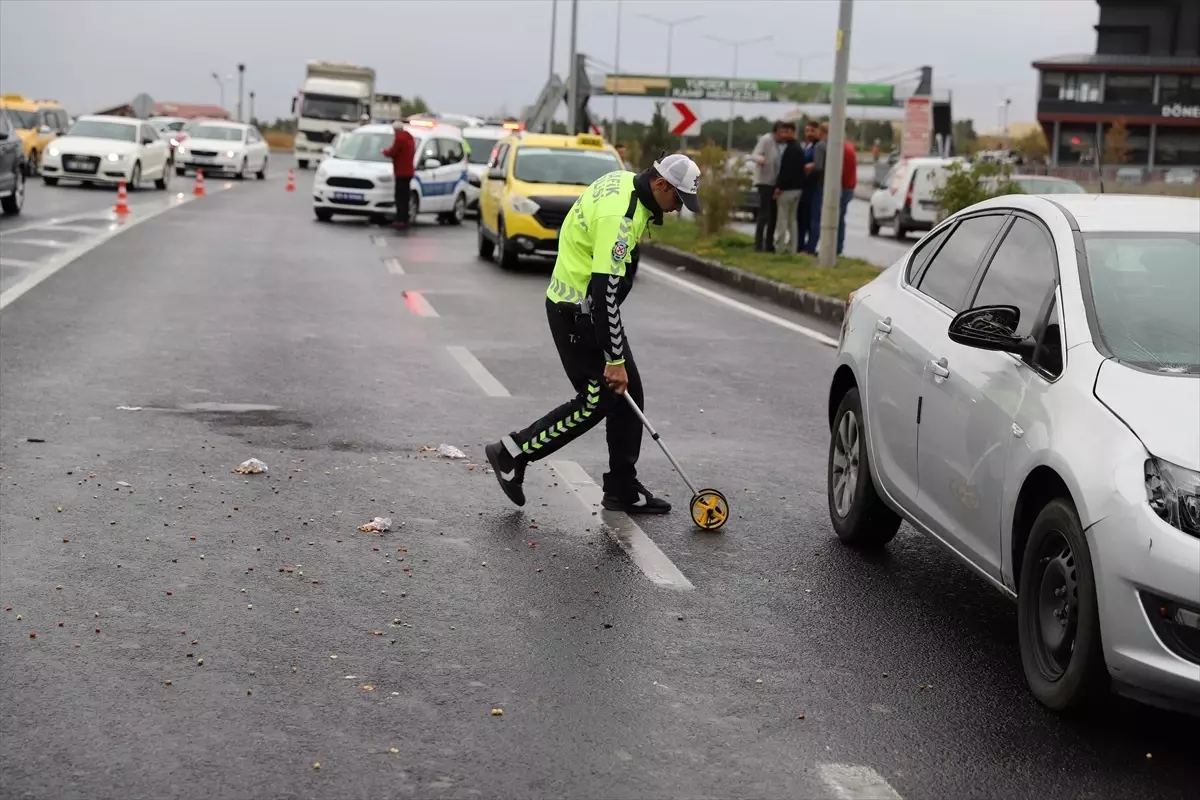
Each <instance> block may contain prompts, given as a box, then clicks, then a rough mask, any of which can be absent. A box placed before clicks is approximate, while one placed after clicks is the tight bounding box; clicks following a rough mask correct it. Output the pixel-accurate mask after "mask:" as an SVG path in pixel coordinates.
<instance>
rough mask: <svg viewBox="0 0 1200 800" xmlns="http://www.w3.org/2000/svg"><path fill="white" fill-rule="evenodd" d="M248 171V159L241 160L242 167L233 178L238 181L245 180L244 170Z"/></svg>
mask: <svg viewBox="0 0 1200 800" xmlns="http://www.w3.org/2000/svg"><path fill="white" fill-rule="evenodd" d="M248 169H250V159H248V158H243V159H242V166H241V167H240V168H238V171H237V174H236V175H234V176H233V177H235V178H237V179H238V180H239V181H244V180H246V170H248Z"/></svg>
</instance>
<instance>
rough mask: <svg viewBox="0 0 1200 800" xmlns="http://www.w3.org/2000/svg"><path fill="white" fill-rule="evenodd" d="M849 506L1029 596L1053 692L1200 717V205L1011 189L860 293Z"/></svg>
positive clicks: (1041, 673)
mask: <svg viewBox="0 0 1200 800" xmlns="http://www.w3.org/2000/svg"><path fill="white" fill-rule="evenodd" d="M837 352H838V354H837V367H836V370H835V372H834V375H833V379H832V382H831V386H830V392H829V408H828V413H829V422H830V426H831V431H832V436H831V441H830V448H829V465H828V498H829V512H830V517H831V519H832V523H833V528H834V530H835V531H836V532H837V535H838V536H839V537H840V538H841V539H842V541H843V542H845V543H846V544H849V545H852V546H855V547H863V548H872V547H882V546H883V545H885V544H886V543H887V542H888V541H890V540H891V538H892V537H893V536H894V535H895V534H896V529H897V527H898V526H899V524H900V522H901V520H906V521H908V522H909V523H910V524H911V525H912V526H913V527H914V528H915V529H916V530H917V531H919V532H921V533H923V534H925V535H926V536H929V537H930V538H932V539H934V540H935V541H937V542H938V543H940V544H941V545H943V546H945V548H946V549H948V550H949V551H950V553H951V554H953V555H954V556H955V557H957V558H958V559H959V560H961V561H962V562H963V563H964V564H966V565H967V566H968V567H969V568H970V569H972V570H974V571H975V572H976V573H978V574H979V575H980V576H981V577H982V578H983V579H984V580H985V581H986V582H987V583H989V584H991V585H992V586H993V587H994V588H995V589H996V590H998V591H1000V592H1003V593H1004V594H1006V595H1009V596H1010V597H1012V598H1013V599H1015V600H1016V603H1017V634H1018V642H1019V647H1020V658H1021V664H1022V667H1023V670H1024V673H1025V677H1026V680H1027V682H1028V685H1029V687H1030V689H1031V690H1032V692H1033V694H1034V695H1035V696H1036V697H1037V699H1038V700H1040V701H1041V702H1042V703H1043V704H1045V705H1046V706H1048V707H1050V708H1052V709H1055V710H1065V709H1068V708H1072V707H1075V706H1079V705H1081V704H1083V703H1085V702H1086V701H1089V700H1091V699H1093V698H1096V697H1097V696H1099V695H1102V694H1104V693H1105V692H1106V690H1107V689H1108V688H1110V687H1111V688H1114V689H1116V690H1118V691H1120V692H1122V693H1125V694H1129V695H1133V696H1135V697H1138V698H1140V699H1143V700H1145V701H1148V702H1153V703H1158V704H1161V705H1166V706H1167V707H1170V708H1175V709H1181V710H1189V711H1194V710H1197V709H1200V200H1196V199H1191V198H1167V197H1150V196H1122V195H1083V194H1061V195H1055V196H1052V197H1051V196H1043V197H1034V196H1027V195H1010V196H1007V197H999V198H995V199H993V200H988V201H986V202H983V203H979V204H977V205H975V206H972V207H970V208H969V209H966V210H965V211H962V212H959V213H958V214H955V215H954V216H952V217H950V218H949V219H947V220H946V221H945V222H943V223H942V224H940V225H938V226H937V227H936V228H934V230H933V231H932V232H931V233H930V234H929V235H928V236H926V237H925V238H924V239H923V240H922V241H921V242H920V243H919V244H918V245H916V246H915V247H914V248H913V249H912V250H911V251H910V252H909V253H908V254H907V255H906V256H905V257H904V258H903V259H901V260H900V261H899V262H898V263H896V264H894V265H892V266H891V267H889V268H888V269H886V270H884V271H883V272H882V273H881V274H880V275H879V277H878V278H876V279H875V280H874V281H872V282H871V283H869V284H867V285H866V286H864V287H862V288H861V289H859V290H858V291H857V292H855V293H854V294H853V295H852V296H851V298H850V300H849V301H848V303H847V310H846V316H845V320H844V322H843V324H842V330H841V337H840V342H839V345H838V351H837Z"/></svg>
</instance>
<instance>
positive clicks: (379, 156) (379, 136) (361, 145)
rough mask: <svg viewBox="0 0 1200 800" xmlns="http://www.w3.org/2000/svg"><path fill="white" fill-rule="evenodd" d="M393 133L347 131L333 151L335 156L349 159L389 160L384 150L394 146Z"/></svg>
mask: <svg viewBox="0 0 1200 800" xmlns="http://www.w3.org/2000/svg"><path fill="white" fill-rule="evenodd" d="M395 138H396V137H395V135H394V134H391V133H347V134H345V138H343V139H342V141H341V142H339V143H338V144H337V147H336V149H334V151H333V157H334V158H344V159H346V160H347V161H388V160H389V159H388V158H387V156H385V155H384V154H383V151H384V150H386V149H387V148H389V147H391V146H392V142H393V141H394V140H395Z"/></svg>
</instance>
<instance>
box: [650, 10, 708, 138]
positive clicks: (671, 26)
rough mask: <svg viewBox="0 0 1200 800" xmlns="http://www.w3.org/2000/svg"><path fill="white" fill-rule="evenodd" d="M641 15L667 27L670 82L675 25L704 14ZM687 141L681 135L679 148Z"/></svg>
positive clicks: (668, 76) (669, 78)
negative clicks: (689, 15) (677, 16)
mask: <svg viewBox="0 0 1200 800" xmlns="http://www.w3.org/2000/svg"><path fill="white" fill-rule="evenodd" d="M641 16H642V17H643V18H644V19H648V20H650V21H651V22H657V23H658V24H659V25H663V26H665V27H666V29H667V83H668V84H670V82H671V77H672V76H671V42H672V40H673V39H674V38H675V26H676V25H686V24H687V23H689V22H695V21H696V20H701V19H704V15H703V14H696V15H695V16H692V17H684V18H683V19H673V20H672V19H663V18H662V17H656V16H654V15H653V14H642V15H641ZM667 91H668V96H670V95H669V93H670V89H668V90H667ZM686 142H687V137H686V136H680V137H679V149H680V150H683V149H684V148H685V147H686V146H687V145H686Z"/></svg>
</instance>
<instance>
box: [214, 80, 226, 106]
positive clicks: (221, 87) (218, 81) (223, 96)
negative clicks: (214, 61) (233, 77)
mask: <svg viewBox="0 0 1200 800" xmlns="http://www.w3.org/2000/svg"><path fill="white" fill-rule="evenodd" d="M212 77H213V80H214V81H216V82H217V86H218V87H219V88H220V89H221V110H222V111H223V110H225V82H224V81H223V80H221V76H220V75H218V74H217V73H215V72H214V73H213V74H212Z"/></svg>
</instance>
